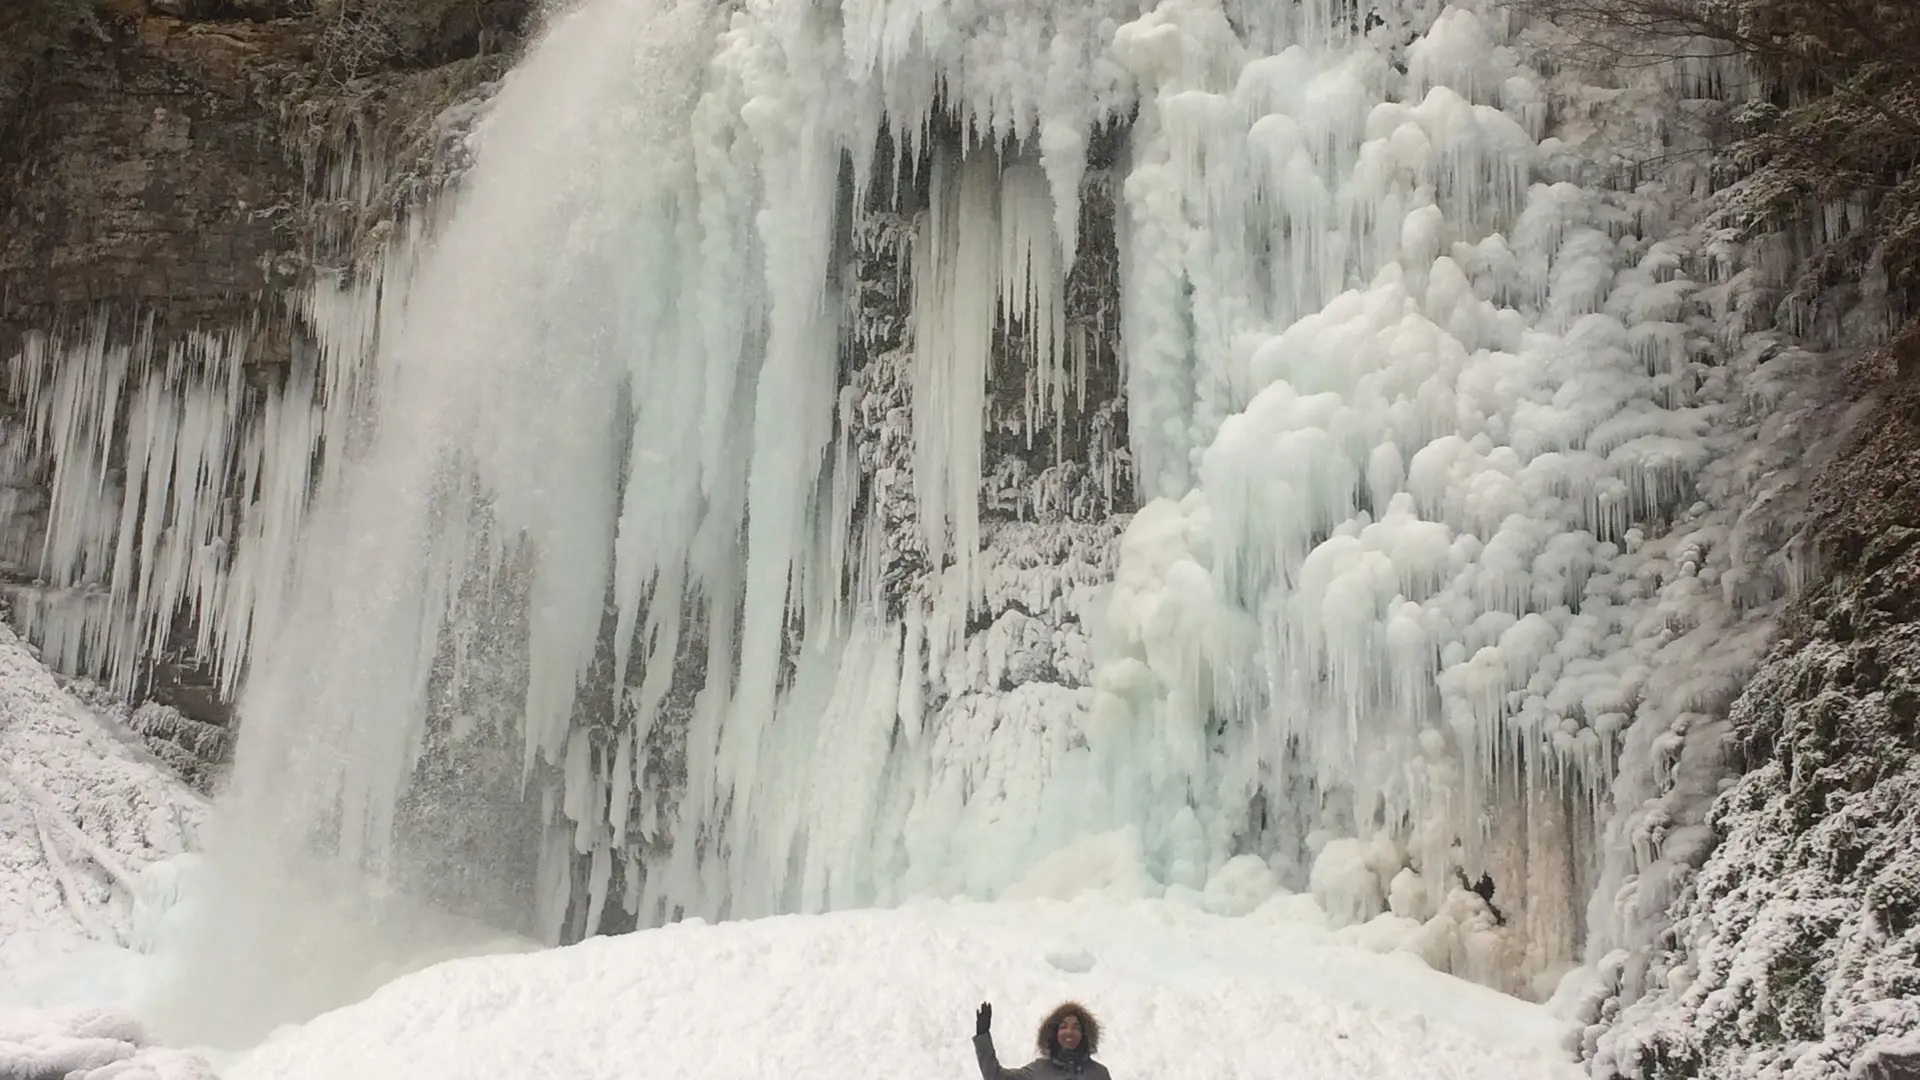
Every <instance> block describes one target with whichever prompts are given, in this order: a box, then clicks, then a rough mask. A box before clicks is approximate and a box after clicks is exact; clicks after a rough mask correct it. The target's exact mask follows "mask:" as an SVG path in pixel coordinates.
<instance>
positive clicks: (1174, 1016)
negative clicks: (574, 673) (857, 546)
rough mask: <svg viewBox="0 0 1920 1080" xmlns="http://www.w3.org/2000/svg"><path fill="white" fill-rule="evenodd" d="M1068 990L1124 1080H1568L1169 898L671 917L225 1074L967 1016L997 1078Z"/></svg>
mask: <svg viewBox="0 0 1920 1080" xmlns="http://www.w3.org/2000/svg"><path fill="white" fill-rule="evenodd" d="M1066 997H1072V998H1075V999H1077V1000H1079V1001H1081V1002H1083V1003H1085V1004H1086V1005H1087V1006H1089V1007H1090V1008H1091V1009H1092V1010H1093V1011H1094V1012H1095V1014H1096V1015H1097V1016H1098V1017H1099V1018H1100V1020H1101V1023H1102V1026H1103V1032H1104V1034H1103V1042H1102V1051H1101V1054H1100V1057H1101V1058H1102V1059H1103V1060H1104V1061H1105V1062H1106V1063H1107V1065H1108V1066H1109V1067H1110V1068H1111V1069H1112V1070H1113V1072H1114V1075H1115V1076H1118V1077H1122V1078H1126V1077H1154V1078H1156V1080H1182V1078H1188V1077H1191V1078H1193V1080H1200V1078H1202V1077H1204V1078H1207V1080H1236V1078H1249V1080H1250V1078H1255V1077H1259V1078H1265V1077H1276V1078H1277V1077H1288V1078H1300V1080H1307V1078H1317V1077H1328V1078H1333V1077H1340V1078H1346V1080H1354V1078H1362V1077H1376V1076H1377V1077H1392V1078H1394V1080H1414V1078H1425V1077H1433V1078H1443V1077H1444V1078H1461V1080H1465V1078H1468V1077H1471V1078H1473V1080H1500V1078H1507V1077H1514V1078H1518V1077H1528V1078H1548V1077H1555V1076H1566V1077H1573V1076H1579V1075H1581V1074H1580V1071H1579V1069H1578V1068H1577V1067H1576V1066H1574V1065H1572V1064H1571V1063H1568V1062H1566V1061H1565V1054H1564V1052H1563V1051H1561V1050H1560V1048H1559V1039H1560V1037H1561V1034H1562V1029H1561V1028H1560V1027H1559V1026H1558V1025H1557V1024H1555V1023H1554V1022H1552V1021H1551V1020H1549V1018H1548V1017H1547V1015H1546V1014H1545V1012H1544V1011H1543V1010H1541V1009H1540V1008H1539V1007H1537V1006H1532V1005H1528V1004H1525V1003H1523V1002H1520V1001H1517V1000H1515V999H1513V998H1508V997H1504V996H1502V995H1500V994H1498V993H1495V992H1494V991H1491V990H1487V989H1485V988H1483V987H1478V986H1472V985H1468V984H1465V983H1462V982H1460V981H1458V980H1455V979H1453V978H1450V977H1447V976H1443V975H1440V974H1438V973H1436V972H1434V971H1432V970H1430V969H1428V968H1426V967H1424V966H1423V965H1421V964H1420V963H1419V961H1417V960H1414V959H1413V958H1411V957H1409V956H1406V955H1405V954H1398V955H1390V956H1379V955H1371V954H1367V953H1364V952H1362V951H1360V950H1358V949H1355V948H1352V947H1350V946H1339V945H1334V944H1332V943H1330V941H1329V940H1328V937H1327V935H1326V934H1325V932H1324V931H1323V930H1321V929H1320V928H1319V915H1318V912H1317V910H1316V909H1314V908H1313V906H1312V902H1311V901H1310V900H1307V899H1305V898H1303V897H1281V898H1278V899H1276V900H1274V901H1271V902H1269V903H1268V904H1267V905H1265V906H1263V907H1262V908H1260V909H1258V910H1257V911H1255V912H1254V913H1253V914H1251V915H1248V916H1245V917H1240V918H1226V917H1221V916H1215V915H1209V914H1206V913H1204V912H1201V911H1199V910H1197V909H1195V908H1192V907H1189V906H1186V905H1183V904H1180V903H1177V902H1173V901H1135V902H1130V903H1129V902H1120V901H1115V900H1110V899H1087V900H1082V901H1077V902H1073V903H1059V902H1050V901H1035V902H1023V903H997V904H956V905H947V904H935V905H921V906H915V907H911V908H907V909H900V910H893V911H866V912H851V913H844V914H835V915H824V916H788V917H780V918H771V919H764V920H755V921H749V922H736V923H723V924H720V925H718V926H706V925H689V924H681V925H677V926H674V927H670V928H667V929H663V930H655V931H649V932H645V933H640V934H632V935H627V936H624V937H617V938H602V939H596V940H594V941H590V942H588V943H586V944H584V945H579V946H575V947H573V948H568V949H560V950H554V951H548V952H541V953H533V954H524V955H518V956H503V957H485V958H477V959H472V960H461V961H455V962H453V963H449V964H443V965H441V966H439V967H436V968H432V969H429V970H427V971H424V972H421V973H419V974H416V975H413V976H409V977H407V978H405V979H402V980H399V981H397V982H395V983H393V984H391V985H389V986H387V987H386V988H384V989H382V990H380V991H379V992H378V993H376V994H375V995H374V996H373V997H372V998H371V999H369V1000H368V1001H366V1002H364V1003H362V1004H359V1005H355V1006H351V1007H349V1008H346V1009H341V1010H339V1011H337V1012H334V1013H331V1014H329V1015H326V1016H323V1017H320V1018H319V1019H317V1020H315V1021H313V1022H311V1023H309V1024H307V1025H305V1026H303V1027H301V1028H298V1029H295V1030H292V1031H290V1032H288V1033H286V1034H283V1035H282V1036H281V1037H279V1038H277V1039H274V1040H270V1041H269V1042H268V1043H266V1044H265V1045H264V1046H262V1047H261V1048H260V1049H258V1050H257V1051H255V1052H254V1053H253V1054H252V1055H250V1056H249V1057H247V1058H246V1059H245V1060H243V1061H242V1062H240V1063H239V1064H238V1065H237V1066H236V1067H234V1068H233V1069H231V1070H230V1071H229V1072H228V1074H227V1075H228V1077H229V1080H322V1078H326V1080H332V1078H335V1077H355V1076H397V1075H403V1074H404V1075H406V1076H408V1077H409V1078H410V1080H438V1078H442V1077H445V1078H447V1080H456V1078H458V1080H466V1078H469V1077H473V1076H477V1075H489V1076H514V1077H535V1076H564V1077H568V1078H569V1080H599V1078H602V1077H605V1078H608V1080H612V1078H616V1077H617V1078H621V1080H627V1078H630V1077H634V1076H656V1077H701V1078H702V1080H730V1078H734V1077H738V1078H740V1080H747V1078H756V1080H758V1078H764V1077H781V1078H783V1080H804V1078H807V1077H821V1078H828V1077H832V1078H836V1080H838V1078H840V1077H844V1076H846V1075H847V1074H849V1073H850V1072H851V1073H859V1072H862V1071H867V1070H876V1069H877V1070H880V1071H884V1072H885V1073H887V1074H889V1075H902V1076H929V1077H931V1076H950V1077H964V1076H966V1075H968V1074H969V1073H970V1072H971V1071H972V1069H973V1065H972V1050H971V1044H970V1042H969V1037H970V1036H971V1034H972V1025H973V1010H974V1006H975V1004H976V1003H977V1002H979V1001H981V1000H988V999H990V1000H992V1001H993V1002H994V1005H995V1016H996V1018H997V1019H996V1030H995V1034H996V1039H997V1041H998V1043H999V1045H1000V1048H1001V1053H1002V1057H1003V1059H1004V1062H1003V1063H1005V1064H1007V1065H1009V1066H1011V1065H1015V1064H1023V1063H1025V1061H1026V1060H1028V1058H1030V1057H1031V1051H1032V1043H1033V1021H1034V1020H1035V1018H1037V1017H1038V1016H1040V1015H1042V1014H1043V1013H1044V1011H1045V1010H1046V1009H1047V1008H1049V1007H1050V1006H1051V1005H1053V1004H1054V1003H1055V1002H1057V1001H1059V1000H1060V999H1062V998H1066Z"/></svg>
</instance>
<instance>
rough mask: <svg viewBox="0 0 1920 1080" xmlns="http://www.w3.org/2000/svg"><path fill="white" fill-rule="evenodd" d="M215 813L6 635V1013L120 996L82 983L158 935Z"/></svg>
mask: <svg viewBox="0 0 1920 1080" xmlns="http://www.w3.org/2000/svg"><path fill="white" fill-rule="evenodd" d="M207 811H208V806H207V804H206V802H205V801H204V800H203V799H201V798H200V797H199V796H197V795H195V794H194V793H193V792H192V791H190V790H188V789H187V787H186V786H185V785H184V784H182V783H181V782H180V781H179V780H178V779H177V778H176V777H175V776H174V775H173V774H172V773H170V772H169V771H168V770H167V769H166V767H165V766H164V765H162V764H161V763H160V762H159V761H157V760H156V759H155V758H154V757H153V755H152V754H151V753H149V752H147V751H146V750H145V749H143V748H142V747H141V746H140V745H139V741H138V740H137V739H136V738H134V737H133V736H132V735H131V734H130V733H128V732H125V731H119V730H115V729H114V728H112V727H111V726H110V725H109V722H108V721H106V720H104V719H103V718H102V717H101V716H100V715H99V714H97V713H95V712H94V711H93V710H90V709H88V708H87V707H86V706H85V705H83V704H81V703H80V702H79V701H78V700H76V699H75V698H74V697H73V696H72V695H71V694H69V693H67V692H66V691H65V690H64V689H62V688H61V686H60V684H59V683H58V682H57V681H55V679H54V677H53V676H52V675H51V674H50V673H48V671H47V669H46V668H44V667H42V666H41V664H40V662H39V661H38V660H37V659H36V658H35V657H34V655H33V654H32V653H31V652H30V651H29V650H28V648H27V646H26V645H25V644H23V643H22V642H21V641H20V639H19V638H17V637H15V636H14V633H13V631H12V630H11V629H9V628H7V627H6V626H5V625H4V624H0V1006H5V1005H8V1004H21V1003H23V1002H31V1003H42V1002H46V1003H51V1002H58V1001H60V1000H65V999H69V998H75V997H78V998H87V999H98V998H100V997H101V996H102V995H103V994H104V995H105V996H108V997H115V996H118V995H119V994H120V993H123V992H124V991H125V990H126V989H127V988H126V987H124V986H119V987H109V986H101V985H98V984H97V983H96V984H95V985H82V984H79V983H76V982H74V981H73V976H74V975H75V973H77V972H81V971H83V970H89V969H96V970H97V971H98V972H100V973H104V972H106V971H108V970H109V969H108V968H107V967H104V966H100V965H93V964H90V963H89V962H88V961H89V958H90V957H93V956H94V955H95V954H99V953H102V952H103V951H104V952H105V953H108V954H114V955H118V954H123V953H124V952H125V949H124V948H123V947H125V946H129V945H136V944H139V943H140V941H141V939H142V938H143V937H144V936H145V935H147V934H149V933H150V932H151V930H152V925H151V919H150V916H151V915H152V914H154V913H155V910H156V905H157V904H160V903H164V902H166V901H167V900H168V899H169V898H170V895H171V888H170V885H171V872H172V871H173V870H174V869H176V868H177V866H178V864H177V863H176V862H174V861H171V859H172V857H173V856H176V855H178V854H180V853H181V852H184V851H187V850H189V849H190V848H191V847H192V846H193V845H194V843H195V839H196V837H197V834H198V833H199V832H200V830H201V829H202V828H203V827H204V824H205V821H206V817H207ZM114 970H120V969H114Z"/></svg>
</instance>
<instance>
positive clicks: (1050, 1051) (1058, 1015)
mask: <svg viewBox="0 0 1920 1080" xmlns="http://www.w3.org/2000/svg"><path fill="white" fill-rule="evenodd" d="M1069 1016H1072V1017H1075V1018H1076V1019H1078V1020H1079V1021H1080V1049H1081V1050H1082V1051H1084V1052H1086V1053H1088V1054H1092V1053H1093V1052H1094V1051H1096V1050H1098V1049H1099V1048H1100V1022H1099V1021H1098V1020H1095V1019H1094V1018H1093V1014H1092V1013H1090V1012H1088V1011H1087V1007H1086V1006H1085V1005H1082V1004H1080V1003H1079V1002H1077V1001H1063V1002H1061V1003H1060V1004H1058V1005H1055V1006H1054V1007H1053V1011H1052V1012H1050V1013H1048V1014H1047V1018H1046V1019H1045V1020H1042V1021H1040V1032H1039V1034H1038V1035H1036V1036H1035V1038H1034V1043H1035V1045H1037V1046H1038V1047H1039V1048H1040V1052H1041V1053H1042V1054H1045V1055H1046V1056H1048V1057H1055V1056H1057V1055H1058V1054H1059V1053H1060V1044H1059V1042H1058V1040H1057V1039H1056V1036H1057V1035H1058V1034H1059V1032H1060V1021H1062V1020H1065V1019H1066V1018H1067V1017H1069Z"/></svg>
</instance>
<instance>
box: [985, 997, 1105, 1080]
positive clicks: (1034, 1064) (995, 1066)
mask: <svg viewBox="0 0 1920 1080" xmlns="http://www.w3.org/2000/svg"><path fill="white" fill-rule="evenodd" d="M1069 1015H1073V1016H1077V1017H1079V1019H1080V1048H1079V1050H1078V1051H1076V1052H1074V1053H1071V1054H1069V1053H1067V1052H1066V1051H1064V1050H1062V1049H1060V1044H1059V1043H1058V1042H1056V1041H1055V1038H1054V1035H1055V1033H1056V1032H1058V1031H1059V1030H1060V1021H1061V1020H1063V1019H1065V1018H1066V1017H1067V1016H1069ZM1034 1042H1035V1045H1036V1046H1037V1047H1038V1048H1039V1050H1040V1056H1039V1057H1037V1058H1035V1059H1034V1060H1032V1061H1030V1062H1028V1063H1027V1064H1025V1065H1022V1066H1020V1067H1019V1068H1017V1069H1003V1068H1001V1067H1000V1058H999V1055H997V1054H995V1053H994V1052H993V1036H992V1035H975V1036H974V1037H973V1052H974V1056H975V1057H977V1058H979V1059H980V1077H981V1080H1111V1078H1110V1077H1108V1075H1107V1067H1106V1066H1105V1065H1102V1064H1100V1063H1099V1062H1097V1061H1095V1060H1093V1054H1094V1052H1095V1051H1096V1050H1098V1049H1099V1048H1100V1025H1099V1024H1097V1023H1095V1022H1094V1019H1093V1014H1092V1013H1090V1012H1088V1011H1087V1010H1086V1009H1085V1008H1084V1007H1083V1006H1081V1005H1080V1004H1079V1003H1077V1002H1072V1001H1068V1002H1063V1003H1061V1005H1060V1006H1059V1007H1058V1008H1056V1009H1054V1010H1053V1011H1052V1012H1050V1013H1048V1014H1047V1018H1046V1019H1045V1020H1042V1021H1040V1033H1039V1037H1038V1038H1036V1039H1035V1040H1034Z"/></svg>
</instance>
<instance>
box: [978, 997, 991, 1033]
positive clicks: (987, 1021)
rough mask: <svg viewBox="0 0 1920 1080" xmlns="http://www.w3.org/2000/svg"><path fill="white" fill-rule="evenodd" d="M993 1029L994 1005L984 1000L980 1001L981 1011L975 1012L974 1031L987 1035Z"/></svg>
mask: <svg viewBox="0 0 1920 1080" xmlns="http://www.w3.org/2000/svg"><path fill="white" fill-rule="evenodd" d="M992 1029H993V1006H992V1005H990V1004H988V1003H987V1002H984V1001H983V1002H981V1003H980V1011H979V1012H976V1013H974V1014H973V1033H974V1034H975V1035H985V1034H987V1033H988V1032H989V1031H991V1030H992Z"/></svg>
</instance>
